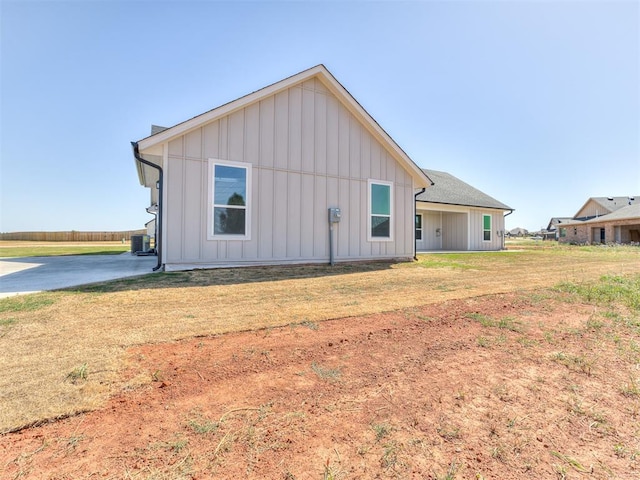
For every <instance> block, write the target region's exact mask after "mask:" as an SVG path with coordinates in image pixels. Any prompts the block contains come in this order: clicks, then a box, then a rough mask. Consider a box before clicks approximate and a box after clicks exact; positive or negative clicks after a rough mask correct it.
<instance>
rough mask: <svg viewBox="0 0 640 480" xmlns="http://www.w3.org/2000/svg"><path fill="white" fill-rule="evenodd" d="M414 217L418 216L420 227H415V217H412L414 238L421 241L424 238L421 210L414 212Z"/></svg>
mask: <svg viewBox="0 0 640 480" xmlns="http://www.w3.org/2000/svg"><path fill="white" fill-rule="evenodd" d="M415 216H416V217H420V228H416V223H415V222H416V219H415V217H414V219H413V234H414V235H415V239H416V240H417V241H418V242H422V241H423V240H424V216H423V214H422V212H416V214H415ZM418 230H419V231H420V238H418V234H417V232H418Z"/></svg>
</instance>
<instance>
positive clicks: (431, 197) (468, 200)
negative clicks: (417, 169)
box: [416, 169, 513, 210]
mask: <svg viewBox="0 0 640 480" xmlns="http://www.w3.org/2000/svg"><path fill="white" fill-rule="evenodd" d="M423 172H424V173H426V175H427V176H428V177H429V178H430V179H431V180H432V181H433V183H434V184H433V185H432V186H431V187H429V188H427V189H426V190H425V191H424V193H421V194H420V195H418V197H417V198H416V199H417V200H418V201H420V202H430V203H444V204H447V205H464V206H468V207H484V208H496V209H498V210H513V208H511V207H509V206H507V205H505V204H504V203H502V202H499V201H498V200H496V199H495V198H493V197H490V196H489V195H487V194H486V193H483V192H481V191H480V190H478V189H477V188H474V187H472V186H471V185H469V184H468V183H465V182H463V181H462V180H460V179H459V178H456V177H454V176H453V175H451V174H449V173H446V172H438V171H436V170H424V169H423Z"/></svg>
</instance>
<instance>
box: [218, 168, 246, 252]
mask: <svg viewBox="0 0 640 480" xmlns="http://www.w3.org/2000/svg"><path fill="white" fill-rule="evenodd" d="M209 172H210V173H209V175H210V178H211V191H210V203H209V205H210V214H209V218H210V225H209V238H210V239H225V240H233V239H238V240H248V239H249V237H250V225H251V215H250V213H251V212H250V201H249V193H250V192H251V165H250V164H247V163H238V162H223V161H220V160H211V161H210V164H209Z"/></svg>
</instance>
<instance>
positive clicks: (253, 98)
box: [138, 65, 326, 151]
mask: <svg viewBox="0 0 640 480" xmlns="http://www.w3.org/2000/svg"><path fill="white" fill-rule="evenodd" d="M322 71H326V69H325V68H324V67H323V66H322V65H318V66H316V67H313V68H310V69H309V70H305V71H303V72H300V73H298V74H296V75H293V76H291V77H289V78H285V79H284V80H281V81H279V82H277V83H274V84H272V85H269V86H268V87H264V88H262V89H260V90H257V91H255V92H253V93H250V94H248V95H245V96H244V97H240V98H238V99H237V100H233V101H231V102H229V103H225V104H224V105H221V106H220V107H217V108H214V109H213V110H209V111H208V112H205V113H203V114H201V115H198V116H196V117H193V118H191V119H189V120H187V121H185V122H182V123H179V124H177V125H175V126H173V127H171V128H168V129H167V130H164V131H163V132H160V133H156V134H155V135H152V136H150V137H147V138H144V139H142V140H140V141H139V142H138V147H139V148H140V150H141V151H145V150H147V149H149V148H151V147H153V146H154V145H157V144H160V143H165V142H168V141H169V140H171V139H173V138H175V137H177V136H180V135H184V134H185V133H188V132H189V131H191V130H194V129H196V128H199V127H200V126H202V125H204V124H206V123H209V122H211V121H213V120H216V119H218V118H220V117H224V116H226V115H229V114H230V113H233V112H235V111H236V110H240V109H242V108H244V107H246V106H248V105H250V104H252V103H254V102H257V101H259V100H262V99H263V98H266V97H268V96H270V95H275V94H276V93H278V92H281V91H283V90H286V89H287V88H289V87H291V86H293V85H296V84H298V83H301V82H304V81H305V80H308V79H309V78H311V77H313V76H315V75H318V73H320V72H322ZM325 75H326V74H325Z"/></svg>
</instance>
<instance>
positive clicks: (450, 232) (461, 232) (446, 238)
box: [442, 212, 469, 250]
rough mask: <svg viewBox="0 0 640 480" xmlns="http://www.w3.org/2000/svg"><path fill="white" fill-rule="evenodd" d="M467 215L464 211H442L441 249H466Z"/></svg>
mask: <svg viewBox="0 0 640 480" xmlns="http://www.w3.org/2000/svg"><path fill="white" fill-rule="evenodd" d="M468 231H469V230H468V215H467V214H465V213H452V212H443V214H442V249H443V250H466V249H467V238H468Z"/></svg>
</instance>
